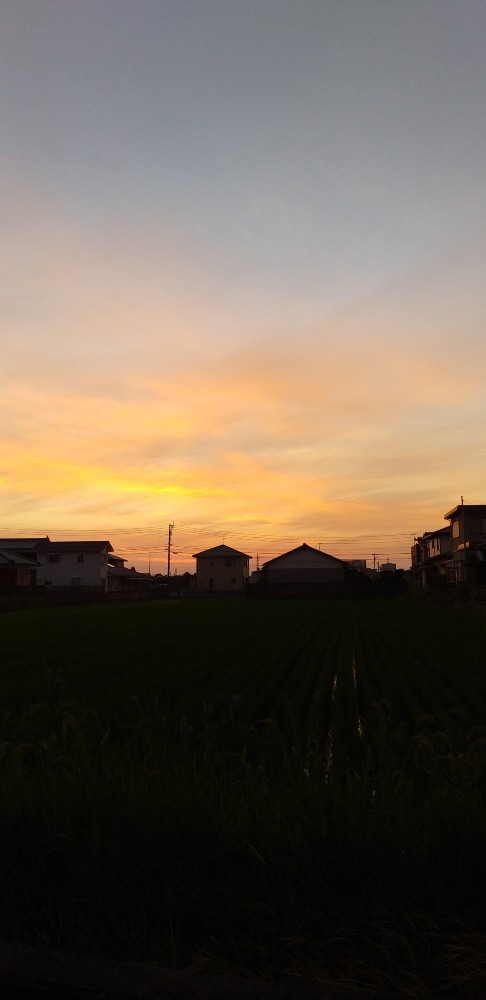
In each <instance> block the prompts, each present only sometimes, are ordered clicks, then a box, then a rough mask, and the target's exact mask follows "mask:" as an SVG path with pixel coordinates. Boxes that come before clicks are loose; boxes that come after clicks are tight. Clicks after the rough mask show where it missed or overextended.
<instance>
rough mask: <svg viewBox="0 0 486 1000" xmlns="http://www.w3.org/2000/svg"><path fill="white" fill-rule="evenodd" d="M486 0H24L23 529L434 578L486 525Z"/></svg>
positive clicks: (6, 423)
mask: <svg viewBox="0 0 486 1000" xmlns="http://www.w3.org/2000/svg"><path fill="white" fill-rule="evenodd" d="M485 126H486V4H485V3H484V0H460V2H459V0H136V2H135V0H82V2H80V0H0V130H1V135H2V143H1V152H0V190H1V198H0V205H1V227H2V240H1V250H0V260H1V266H0V275H1V327H0V372H1V382H0V385H1V392H0V537H7V536H9V537H12V536H31V535H34V536H35V535H45V534H48V535H49V537H50V538H51V539H53V540H58V539H74V538H92V539H105V538H106V539H109V540H110V542H111V543H112V545H113V547H114V548H115V550H116V551H117V552H118V553H119V554H120V555H122V556H123V557H124V558H126V559H127V565H134V566H136V568H137V569H139V570H147V568H148V565H149V563H150V565H151V569H152V572H154V571H158V570H161V571H165V569H166V566H167V551H166V546H167V531H168V525H169V524H170V523H173V524H174V525H175V527H174V531H173V536H172V543H173V554H172V569H173V570H174V569H176V570H177V571H178V572H184V571H185V570H187V569H189V570H190V571H191V572H193V571H194V569H195V564H194V560H193V558H192V554H193V553H195V552H198V551H200V550H202V549H205V548H207V547H209V546H212V545H217V544H220V543H221V542H223V541H225V543H226V544H227V545H231V546H233V547H235V548H237V549H239V550H241V551H244V552H246V553H248V554H249V555H251V556H252V557H253V559H252V563H251V566H252V568H255V567H256V562H257V557H258V559H259V561H260V564H261V563H262V562H264V561H265V559H267V558H270V557H271V556H274V555H277V554H280V553H282V552H285V551H287V550H289V549H291V548H294V547H296V546H297V545H300V544H301V543H302V542H306V543H307V544H309V545H315V546H316V547H318V546H320V547H321V549H322V550H324V551H326V552H329V553H330V554H332V555H335V556H338V557H340V558H349V559H351V558H361V559H366V560H367V562H368V565H373V563H374V562H377V563H381V562H384V561H387V560H389V561H392V562H396V563H397V565H399V566H401V567H404V568H406V567H408V566H409V565H410V547H411V545H412V543H413V538H414V536H415V535H418V534H422V533H423V532H424V531H432V530H435V529H436V528H440V527H443V526H444V525H445V524H446V522H445V521H444V514H445V513H446V512H447V511H449V510H450V509H451V508H452V507H454V506H455V505H456V504H457V503H459V502H460V499H461V496H463V497H464V502H465V503H486V461H485V459H486V448H485V445H486V419H485V418H486V336H485V319H486V295H485V274H486V244H485V232H486V227H485V222H486V189H485V183H484V178H485V176H486V127H485Z"/></svg>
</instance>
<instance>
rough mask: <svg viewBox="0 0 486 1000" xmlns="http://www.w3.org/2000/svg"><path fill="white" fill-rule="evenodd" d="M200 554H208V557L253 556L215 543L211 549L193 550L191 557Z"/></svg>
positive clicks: (194, 557)
mask: <svg viewBox="0 0 486 1000" xmlns="http://www.w3.org/2000/svg"><path fill="white" fill-rule="evenodd" d="M200 556H204V557H205V556H208V557H209V558H213V557H214V558H215V559H218V558H221V557H223V558H228V557H230V556H233V557H234V556H243V557H244V558H245V559H252V558H253V556H248V555H247V554H246V552H238V549H232V548H231V547H230V546H229V545H215V546H214V548H213V549H204V550H203V552H194V553H193V556H192V558H193V559H199V557H200Z"/></svg>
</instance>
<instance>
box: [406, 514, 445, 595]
mask: <svg viewBox="0 0 486 1000" xmlns="http://www.w3.org/2000/svg"><path fill="white" fill-rule="evenodd" d="M450 558H451V532H450V528H448V527H446V528H437V530H436V531H425V532H424V534H423V535H421V536H420V537H419V538H416V539H415V543H414V545H413V547H412V579H413V581H414V583H417V584H419V585H420V586H422V587H434V586H441V585H444V584H445V583H446V582H447V581H449V578H450V570H449V563H450Z"/></svg>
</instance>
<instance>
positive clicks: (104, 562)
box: [36, 539, 113, 590]
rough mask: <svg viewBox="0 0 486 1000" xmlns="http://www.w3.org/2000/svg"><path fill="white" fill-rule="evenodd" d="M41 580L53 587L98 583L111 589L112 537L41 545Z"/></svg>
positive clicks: (98, 586)
mask: <svg viewBox="0 0 486 1000" xmlns="http://www.w3.org/2000/svg"><path fill="white" fill-rule="evenodd" d="M36 552H37V559H38V562H39V568H38V571H37V582H38V583H39V584H40V585H41V586H52V587H96V588H99V589H100V590H107V589H108V556H109V553H110V552H113V548H112V546H111V545H110V543H109V542H108V541H100V542H82V541H79V542H78V541H74V542H51V541H49V540H48V539H46V540H45V541H42V542H39V544H38V545H37V549H36Z"/></svg>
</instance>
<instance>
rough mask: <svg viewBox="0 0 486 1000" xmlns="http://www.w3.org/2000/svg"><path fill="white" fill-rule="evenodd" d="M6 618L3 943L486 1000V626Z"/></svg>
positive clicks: (346, 616)
mask: <svg viewBox="0 0 486 1000" xmlns="http://www.w3.org/2000/svg"><path fill="white" fill-rule="evenodd" d="M0 631H1V658H2V664H1V678H2V684H1V688H0V718H1V720H2V725H1V733H0V774H1V779H0V781H1V784H0V835H1V843H2V856H1V864H0V872H1V892H0V934H2V935H4V936H5V937H9V938H11V939H15V940H18V941H24V942H29V943H34V944H41V945H45V946H49V947H56V948H68V949H70V950H73V949H74V950H77V951H80V952H84V953H86V954H102V955H106V956H113V957H124V958H131V959H135V960H145V961H146V960H149V961H154V962H159V963H161V964H163V965H166V966H171V967H174V968H197V969H211V970H213V971H214V970H221V971H223V970H224V971H228V970H231V971H233V972H234V973H235V974H237V975H250V974H251V975H258V976H265V977H296V978H300V979H305V980H307V981H317V982H322V983H324V984H327V985H334V986H336V985H339V986H341V987H345V988H346V989H347V990H350V991H352V990H353V989H355V990H357V991H359V990H364V989H368V990H369V991H371V992H372V993H375V994H376V995H379V994H380V993H383V992H387V991H388V992H390V991H394V992H398V991H400V992H401V993H402V994H404V995H409V996H415V997H419V996H420V997H421V998H427V997H430V998H432V997H435V996H444V998H445V997H452V996H457V997H461V998H464V1000H466V998H468V1000H472V998H476V997H480V996H481V997H482V996H483V995H484V993H485V991H486V959H485V955H486V947H485V946H486V926H485V923H486V921H485V912H486V910H485V905H484V904H485V889H484V886H485V885H486V877H485V876H486V864H485V850H484V848H485V834H486V822H485V815H486V814H485V803H484V778H485V772H486V711H485V710H486V642H485V639H486V623H485V622H484V621H483V620H482V619H481V618H479V617H473V616H468V615H466V614H464V613H461V612H452V613H451V611H450V610H445V609H442V608H439V607H434V606H425V605H422V604H418V603H414V602H413V601H410V600H407V599H396V600H386V599H383V600H354V601H353V600H347V601H346V600H335V601H328V602H325V601H290V600H288V601H281V602H280V601H258V600H255V601H243V600H241V601H238V600H227V601H225V600H207V601H205V600H197V601H191V600H180V601H166V602H161V604H160V605H154V604H147V605H142V604H137V605H126V606H111V605H109V606H99V607H98V606H89V607H79V608H75V607H73V608H59V609H56V608H48V609H43V610H30V611H17V612H9V613H4V614H2V615H1V617H0Z"/></svg>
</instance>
